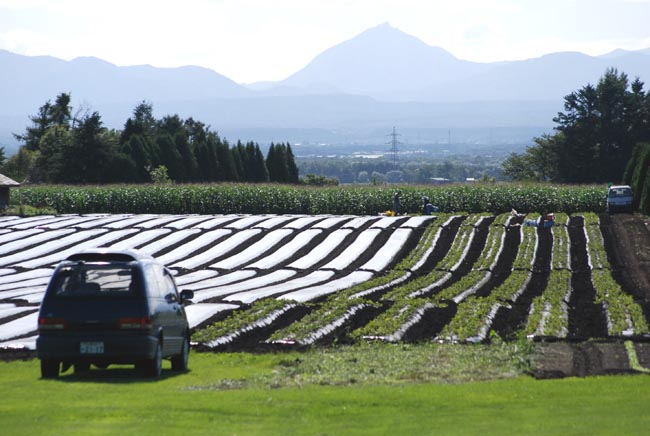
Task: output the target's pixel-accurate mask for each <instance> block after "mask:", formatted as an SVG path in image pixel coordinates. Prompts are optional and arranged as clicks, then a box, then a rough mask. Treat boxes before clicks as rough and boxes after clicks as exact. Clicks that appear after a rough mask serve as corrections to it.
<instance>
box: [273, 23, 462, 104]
mask: <svg viewBox="0 0 650 436" xmlns="http://www.w3.org/2000/svg"><path fill="white" fill-rule="evenodd" d="M459 64H463V65H466V64H468V63H466V62H464V61H460V60H458V59H456V58H455V57H454V56H453V55H451V54H450V53H449V52H447V51H445V50H443V49H441V48H439V47H432V46H429V45H428V44H426V43H425V42H423V41H422V40H420V39H418V38H416V37H415V36H412V35H409V34H407V33H405V32H403V31H401V30H399V29H397V28H395V27H392V26H391V25H390V24H389V23H387V22H386V23H381V24H379V25H377V26H375V27H371V28H370V29H367V30H365V31H363V32H361V33H360V34H358V35H356V36H355V37H353V38H352V39H349V40H347V41H344V42H342V43H340V44H338V45H336V46H334V47H331V48H329V49H328V50H325V51H324V52H322V53H321V54H319V55H318V56H316V58H314V60H313V61H312V62H311V63H310V64H309V65H307V66H306V67H305V68H303V69H302V70H300V71H298V72H297V73H295V74H294V75H292V76H290V77H289V78H287V79H285V80H284V81H282V82H281V85H284V86H292V87H301V88H309V87H311V86H313V85H315V84H320V85H321V86H322V85H328V86H330V87H333V88H337V89H340V90H341V91H343V92H345V93H349V94H363V95H370V96H373V97H379V98H381V97H383V94H385V93H389V94H395V93H398V92H401V91H404V90H407V89H415V88H418V87H419V88H421V87H424V86H426V85H428V84H430V83H431V82H433V81H436V80H439V79H441V78H442V79H447V78H449V77H451V76H450V74H451V72H452V71H454V73H453V74H457V72H456V70H457V68H456V67H457V66H458V65H459ZM448 76H449V77H448Z"/></svg>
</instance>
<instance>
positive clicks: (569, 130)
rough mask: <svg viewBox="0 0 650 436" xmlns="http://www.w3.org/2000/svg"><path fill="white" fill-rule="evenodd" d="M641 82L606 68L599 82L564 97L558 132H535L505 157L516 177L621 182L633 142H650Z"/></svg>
mask: <svg viewBox="0 0 650 436" xmlns="http://www.w3.org/2000/svg"><path fill="white" fill-rule="evenodd" d="M643 86H644V84H643V82H641V81H640V80H639V78H636V79H635V80H633V81H631V82H630V80H629V79H628V77H627V75H626V74H625V73H620V74H619V72H618V71H617V70H616V69H608V70H607V71H606V72H605V74H604V75H603V76H602V77H601V78H600V80H599V81H598V83H597V85H595V86H594V85H591V84H588V85H586V86H584V87H583V88H581V89H580V90H578V91H575V92H572V93H571V94H569V95H567V96H566V97H564V112H560V113H558V115H557V117H555V118H553V121H554V122H555V123H556V124H557V126H556V127H555V132H556V133H555V134H552V135H550V134H547V135H543V136H542V137H539V138H535V139H534V142H535V145H533V146H531V147H528V148H527V150H526V151H525V152H524V153H519V154H517V153H513V154H511V155H510V157H508V159H506V161H505V162H504V163H503V168H504V172H505V174H507V175H508V176H510V177H511V178H512V179H514V180H540V181H552V182H560V183H593V182H611V183H618V182H620V181H621V180H622V178H623V173H624V171H625V168H626V165H627V163H628V161H629V160H630V157H631V156H632V151H633V149H634V147H635V145H637V144H639V143H648V142H650V92H645V91H644V90H643Z"/></svg>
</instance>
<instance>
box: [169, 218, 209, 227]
mask: <svg viewBox="0 0 650 436" xmlns="http://www.w3.org/2000/svg"><path fill="white" fill-rule="evenodd" d="M209 219H210V216H206V215H195V216H190V217H183V218H181V219H178V220H176V221H172V222H170V223H168V224H167V225H166V226H165V227H168V228H170V229H176V230H182V229H189V228H194V226H196V225H198V224H201V223H202V222H205V221H208V220H209Z"/></svg>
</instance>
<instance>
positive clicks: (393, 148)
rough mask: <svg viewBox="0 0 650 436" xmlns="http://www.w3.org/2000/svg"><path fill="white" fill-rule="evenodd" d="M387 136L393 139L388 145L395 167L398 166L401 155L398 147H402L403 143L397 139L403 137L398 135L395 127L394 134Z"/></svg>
mask: <svg viewBox="0 0 650 436" xmlns="http://www.w3.org/2000/svg"><path fill="white" fill-rule="evenodd" d="M386 136H390V137H391V140H390V141H389V142H387V144H388V145H390V152H391V154H392V155H393V165H395V166H397V153H399V149H398V148H397V146H398V145H402V143H401V142H399V141H398V140H397V137H398V136H402V135H400V134H399V133H397V132H396V131H395V126H393V133H389V134H388V135H386Z"/></svg>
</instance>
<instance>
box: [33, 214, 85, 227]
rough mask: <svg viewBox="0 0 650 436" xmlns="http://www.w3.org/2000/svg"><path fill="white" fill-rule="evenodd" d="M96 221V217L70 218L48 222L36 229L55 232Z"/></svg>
mask: <svg viewBox="0 0 650 436" xmlns="http://www.w3.org/2000/svg"><path fill="white" fill-rule="evenodd" d="M94 220H97V217H96V216H70V217H68V218H67V219H65V220H62V221H57V222H49V223H47V224H40V225H39V226H38V228H40V229H48V230H56V229H64V228H74V227H76V226H79V225H81V224H82V223H87V222H89V221H94Z"/></svg>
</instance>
